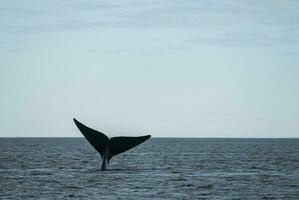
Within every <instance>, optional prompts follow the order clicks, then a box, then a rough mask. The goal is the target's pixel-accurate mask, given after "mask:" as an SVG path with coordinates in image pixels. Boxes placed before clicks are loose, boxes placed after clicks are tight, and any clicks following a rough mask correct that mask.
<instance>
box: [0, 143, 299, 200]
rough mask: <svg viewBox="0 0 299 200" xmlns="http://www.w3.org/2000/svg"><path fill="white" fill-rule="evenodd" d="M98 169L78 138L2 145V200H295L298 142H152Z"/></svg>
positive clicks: (91, 151) (298, 177) (298, 196)
mask: <svg viewBox="0 0 299 200" xmlns="http://www.w3.org/2000/svg"><path fill="white" fill-rule="evenodd" d="M99 169H100V155H99V154H98V153H97V152H96V151H95V150H94V149H93V147H92V146H91V145H89V143H87V141H86V140H85V139H84V138H0V198H1V199H299V139H166V138H152V139H150V140H148V141H146V142H145V143H143V144H141V145H139V146H138V147H136V148H134V149H131V150H129V151H127V152H125V153H123V154H119V155H117V156H115V157H113V158H112V160H111V162H110V165H109V170H107V171H100V170H99Z"/></svg>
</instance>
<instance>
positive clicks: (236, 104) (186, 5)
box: [0, 0, 299, 137]
mask: <svg viewBox="0 0 299 200" xmlns="http://www.w3.org/2000/svg"><path fill="white" fill-rule="evenodd" d="M298 10H299V2H298V1H296V0H294V1H288V0H281V1H260V0H256V1H254V0H249V1H239V0H236V1H218V0H215V1H210V0H209V1H183V0H182V1H175V0H173V1H167V0H166V1H161V0H156V1H153V0H146V1H145V0H135V1H128V0H125V1H111V0H108V1H86V0H78V1H74V0H71V1H66V0H65V1H53V0H51V1H50V0H49V1H39V0H36V1H33V0H26V1H13V0H1V2H0V113H1V115H0V137H27V136H38V137H52V136H61V137H63V136H65V137H68V136H73V137H78V136H81V134H80V132H79V131H78V130H77V128H76V127H75V125H74V124H73V121H72V119H73V117H75V118H77V119H78V120H79V121H81V122H82V123H84V124H86V125H88V126H91V127H93V128H95V129H98V130H100V131H102V132H104V133H106V134H107V135H108V136H116V135H143V134H152V135H153V136H154V137H298V136H299V103H298V102H299V12H298Z"/></svg>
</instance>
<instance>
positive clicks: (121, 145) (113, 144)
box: [74, 119, 151, 170]
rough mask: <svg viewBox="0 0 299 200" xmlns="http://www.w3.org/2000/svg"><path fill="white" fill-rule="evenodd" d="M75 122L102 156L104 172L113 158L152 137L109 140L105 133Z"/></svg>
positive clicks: (114, 138)
mask: <svg viewBox="0 0 299 200" xmlns="http://www.w3.org/2000/svg"><path fill="white" fill-rule="evenodd" d="M74 122H75V124H76V125H77V127H78V128H79V130H80V131H81V133H82V134H83V135H84V137H85V138H86V139H87V141H88V142H89V143H90V144H91V145H92V146H93V147H94V148H95V149H96V150H97V151H98V152H99V153H100V154H101V157H102V164H101V169H102V170H105V169H107V165H108V163H109V161H110V159H111V158H112V157H113V156H115V155H117V154H120V153H122V152H125V151H127V150H129V149H131V148H133V147H135V146H137V145H139V144H141V143H142V142H144V141H146V140H147V139H149V138H150V137H151V135H145V136H139V137H113V138H110V139H109V138H108V137H107V136H106V135H105V134H104V133H101V132H99V131H96V130H94V129H92V128H89V127H87V126H85V125H84V124H82V123H80V122H79V121H78V120H76V119H74Z"/></svg>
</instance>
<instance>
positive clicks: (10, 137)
mask: <svg viewBox="0 0 299 200" xmlns="http://www.w3.org/2000/svg"><path fill="white" fill-rule="evenodd" d="M116 137H118V136H116ZM128 137H129V136H128ZM13 138H15V139H18V138H19V139H26V138H32V139H33V138H45V139H47V138H48V139H51V138H53V139H55V138H57V139H59V138H61V139H64V138H70V139H71V138H74V139H77V138H84V137H83V136H80V137H79V136H78V137H74V136H72V137H68V136H61V137H60V136H54V137H51V136H45V137H36V136H24V137H23V136H21V137H19V136H17V137H14V136H8V137H2V136H0V139H13ZM111 138H113V137H111ZM152 138H157V139H299V137H153V136H152Z"/></svg>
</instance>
